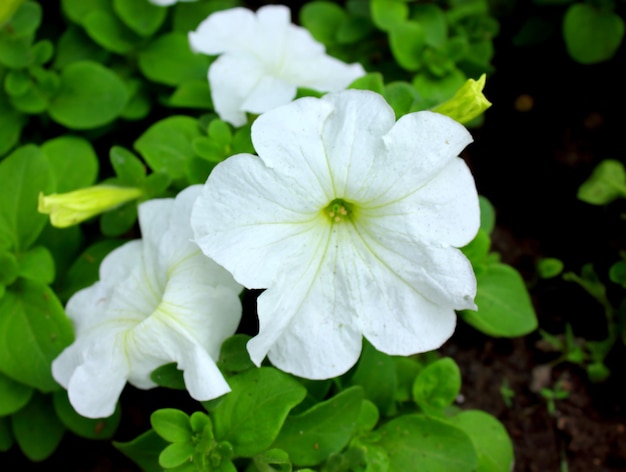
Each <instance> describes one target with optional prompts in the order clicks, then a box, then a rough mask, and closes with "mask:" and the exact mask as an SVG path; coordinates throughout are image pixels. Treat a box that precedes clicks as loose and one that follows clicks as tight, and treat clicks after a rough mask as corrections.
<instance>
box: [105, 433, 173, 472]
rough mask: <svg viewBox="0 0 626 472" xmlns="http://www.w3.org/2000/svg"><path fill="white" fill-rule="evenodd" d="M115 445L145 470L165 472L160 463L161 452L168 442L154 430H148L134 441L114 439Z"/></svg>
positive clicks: (147, 471) (146, 471)
mask: <svg viewBox="0 0 626 472" xmlns="http://www.w3.org/2000/svg"><path fill="white" fill-rule="evenodd" d="M113 445H114V446H115V448H116V449H117V450H118V451H120V452H121V453H122V454H124V455H125V456H127V457H129V458H130V459H132V460H133V461H135V463H137V464H138V465H139V466H141V469H142V470H143V471H144V472H163V468H162V467H161V466H160V465H159V454H160V453H161V451H162V450H163V449H165V448H166V447H167V446H168V443H167V441H165V439H163V438H161V436H159V435H158V434H157V433H155V432H154V430H152V429H151V430H148V431H146V432H145V433H143V434H142V435H140V436H137V437H136V438H135V439H133V440H132V441H128V442H117V441H114V442H113Z"/></svg>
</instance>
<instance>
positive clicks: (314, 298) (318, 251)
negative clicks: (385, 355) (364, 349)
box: [247, 232, 362, 379]
mask: <svg viewBox="0 0 626 472" xmlns="http://www.w3.org/2000/svg"><path fill="white" fill-rule="evenodd" d="M337 243H338V241H337V235H336V234H335V233H333V232H329V234H328V235H327V236H326V237H325V238H318V239H317V247H316V248H315V249H314V250H312V251H311V250H309V251H308V256H303V261H302V264H301V266H300V272H298V273H293V272H290V271H285V273H284V276H283V277H282V278H281V280H280V281H278V283H277V284H276V285H275V286H274V287H272V288H271V289H268V290H266V291H265V292H264V293H263V294H261V296H260V297H259V298H258V314H259V326H260V327H259V334H258V335H257V336H255V337H254V338H252V339H251V340H250V341H248V346H247V347H248V352H249V353H250V358H251V359H252V360H253V362H255V363H256V364H257V365H260V363H261V361H262V360H263V358H264V357H265V355H266V354H269V359H270V360H271V361H272V363H273V364H274V365H275V366H276V367H278V368H279V369H281V370H284V371H286V372H290V373H292V374H294V375H298V376H301V377H305V378H309V379H325V378H331V377H336V376H338V375H341V374H343V373H344V372H346V371H347V370H348V369H349V368H350V367H351V366H352V365H354V363H355V362H356V360H357V359H358V357H359V354H360V352H361V339H362V336H361V333H360V332H359V331H357V330H355V329H354V326H353V325H352V320H351V308H350V307H349V305H348V303H349V299H348V298H347V297H346V294H345V293H343V292H342V291H341V290H340V289H338V288H337V286H336V285H335V283H334V282H335V270H336V267H335V266H336V257H337ZM304 257H309V258H310V259H308V260H305V259H304Z"/></svg>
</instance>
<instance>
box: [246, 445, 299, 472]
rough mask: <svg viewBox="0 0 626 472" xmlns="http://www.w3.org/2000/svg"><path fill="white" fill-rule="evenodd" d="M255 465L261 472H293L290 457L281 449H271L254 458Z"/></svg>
mask: <svg viewBox="0 0 626 472" xmlns="http://www.w3.org/2000/svg"><path fill="white" fill-rule="evenodd" d="M254 465H255V466H256V468H257V470H258V471H259V472H291V470H292V467H291V462H290V461H289V455H288V454H287V453H286V452H285V451H283V450H281V449H269V450H268V451H265V452H263V453H262V454H259V455H256V456H254Z"/></svg>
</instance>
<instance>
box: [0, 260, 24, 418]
mask: <svg viewBox="0 0 626 472" xmlns="http://www.w3.org/2000/svg"><path fill="white" fill-rule="evenodd" d="M19 270H20V267H19V264H18V262H17V258H16V257H15V255H14V254H13V253H12V252H9V251H2V252H0V285H11V284H12V283H13V282H15V279H17V276H18V275H19ZM0 416H2V415H0Z"/></svg>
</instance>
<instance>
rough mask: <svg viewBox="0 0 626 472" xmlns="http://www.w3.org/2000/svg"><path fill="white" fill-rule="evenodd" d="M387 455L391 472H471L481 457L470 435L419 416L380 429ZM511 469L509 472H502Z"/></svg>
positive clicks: (412, 416)
mask: <svg viewBox="0 0 626 472" xmlns="http://www.w3.org/2000/svg"><path fill="white" fill-rule="evenodd" d="M377 432H378V433H379V434H380V441H379V442H378V443H377V446H379V447H381V448H383V449H384V450H385V451H386V452H387V456H388V458H389V469H388V472H406V471H408V470H416V466H418V464H419V469H420V470H427V471H429V472H471V471H475V470H477V469H476V467H477V466H478V458H477V456H476V452H475V450H474V445H473V444H472V441H471V439H470V438H469V436H468V435H467V434H466V433H465V432H463V431H462V430H461V429H458V428H456V427H454V426H451V425H449V424H447V423H445V422H443V421H441V420H438V419H435V418H431V417H428V416H423V415H419V414H414V415H403V416H399V417H397V418H395V419H393V420H391V421H390V422H388V423H386V424H385V425H383V426H382V427H381V428H379V429H378V430H377ZM503 470H508V469H503Z"/></svg>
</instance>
